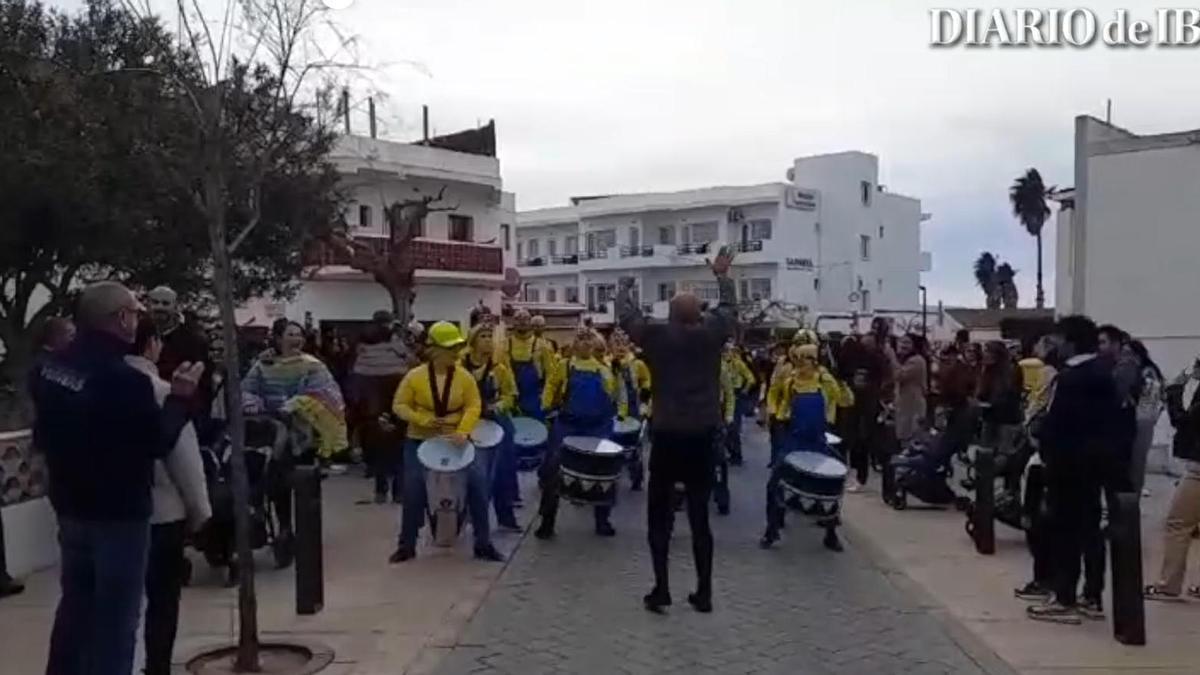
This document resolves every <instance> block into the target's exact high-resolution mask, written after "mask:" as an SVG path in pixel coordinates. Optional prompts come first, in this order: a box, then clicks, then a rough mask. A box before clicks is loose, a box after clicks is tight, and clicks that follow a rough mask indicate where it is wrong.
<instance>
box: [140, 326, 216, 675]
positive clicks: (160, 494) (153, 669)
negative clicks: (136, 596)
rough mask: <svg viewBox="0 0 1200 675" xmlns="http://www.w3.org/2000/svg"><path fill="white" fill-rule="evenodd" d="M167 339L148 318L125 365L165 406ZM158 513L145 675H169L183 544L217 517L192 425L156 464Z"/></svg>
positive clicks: (154, 491) (148, 596)
mask: <svg viewBox="0 0 1200 675" xmlns="http://www.w3.org/2000/svg"><path fill="white" fill-rule="evenodd" d="M162 345H163V343H162V337H161V336H160V335H159V332H158V328H157V327H156V326H155V325H154V322H153V321H152V320H151V319H150V318H149V317H142V319H141V320H140V321H138V329H137V338H136V339H135V340H134V343H133V348H132V349H131V350H130V354H129V356H127V357H125V359H126V361H127V362H128V363H129V364H130V365H131V366H133V367H134V368H137V369H138V370H140V371H142V372H143V373H145V374H146V377H148V378H150V382H151V384H153V386H154V393H155V395H156V396H157V398H158V402H159V404H160V405H161V404H162V402H163V399H165V398H166V397H167V394H168V393H170V391H171V385H170V384H168V383H167V382H166V381H164V380H162V379H161V378H159V376H158V366H157V365H156V362H157V361H158V356H159V353H160V352H162ZM152 496H153V501H154V512H153V514H152V515H151V517H150V525H151V527H150V552H149V561H148V563H149V564H148V565H147V566H146V623H145V630H144V633H145V641H146V670H145V673H146V675H169V673H170V672H171V652H172V651H173V650H174V648H175V634H176V631H177V629H178V626H179V598H180V595H181V594H182V592H183V581H184V575H185V563H184V557H183V544H184V540H185V539H186V537H187V534H188V532H195V531H197V530H198V529H199V528H200V527H201V526H202V525H203V524H204V523H205V522H206V521H207V520H208V519H209V518H211V517H212V506H211V505H210V504H209V501H208V488H207V485H206V484H205V480H204V463H203V461H202V460H201V459H200V445H199V443H198V442H197V440H196V430H195V428H193V427H192V425H191V424H190V423H189V424H188V425H187V426H185V427H184V428H183V432H182V433H181V434H179V440H178V441H176V443H175V448H174V450H172V451H171V453H170V454H169V455H167V457H166V458H165V459H162V460H159V461H157V462H155V463H154V484H153V487H152Z"/></svg>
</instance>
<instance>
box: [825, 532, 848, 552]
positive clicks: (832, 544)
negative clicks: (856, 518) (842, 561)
mask: <svg viewBox="0 0 1200 675" xmlns="http://www.w3.org/2000/svg"><path fill="white" fill-rule="evenodd" d="M824 543H825V548H827V549H829V550H830V551H833V552H835V553H841V552H842V551H843V550H844V549H842V540H841V539H840V538H839V537H838V535H837V530H825V542H824Z"/></svg>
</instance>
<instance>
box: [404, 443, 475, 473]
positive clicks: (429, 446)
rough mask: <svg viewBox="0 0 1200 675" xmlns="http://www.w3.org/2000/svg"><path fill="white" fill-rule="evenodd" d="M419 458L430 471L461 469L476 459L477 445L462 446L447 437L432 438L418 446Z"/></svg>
mask: <svg viewBox="0 0 1200 675" xmlns="http://www.w3.org/2000/svg"><path fill="white" fill-rule="evenodd" d="M417 459H419V460H421V464H423V465H424V466H425V468H426V469H429V470H430V471H461V470H463V469H465V468H467V467H468V466H470V465H471V462H474V461H475V446H474V445H471V444H470V443H467V444H466V445H464V446H462V447H461V448H460V447H458V446H456V445H454V444H453V443H451V442H450V441H448V440H446V439H445V438H431V439H429V440H427V441H425V442H424V443H421V445H419V446H417Z"/></svg>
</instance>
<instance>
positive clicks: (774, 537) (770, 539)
mask: <svg viewBox="0 0 1200 675" xmlns="http://www.w3.org/2000/svg"><path fill="white" fill-rule="evenodd" d="M778 541H779V531H778V530H775V529H773V528H772V529H768V530H767V531H766V533H765V534H763V536H762V539H759V540H758V547H759V548H762V549H767V548H771V547H772V546H774V545H775V543H776V542H778Z"/></svg>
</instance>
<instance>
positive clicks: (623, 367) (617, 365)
mask: <svg viewBox="0 0 1200 675" xmlns="http://www.w3.org/2000/svg"><path fill="white" fill-rule="evenodd" d="M626 373H629V375H628V376H629V378H630V379H631V381H632V382H633V388H634V389H635V390H636V391H637V393H638V394H640V393H641V392H643V391H649V390H650V367H649V366H647V365H646V363H645V362H644V361H642V360H641V359H639V358H637V357H636V356H634V355H633V354H628V355H626V356H625V358H623V359H614V360H613V377H615V378H617V414H618V415H620V416H621V417H630V416H631V415H633V414H637V415H645V414H646V411H645V410H644V406H643V405H642V403H641V400H640V399H635V400H633V401H629V400H628V398H629V397H628V395H627V393H626V391H625V377H626ZM631 410H632V412H631Z"/></svg>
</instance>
